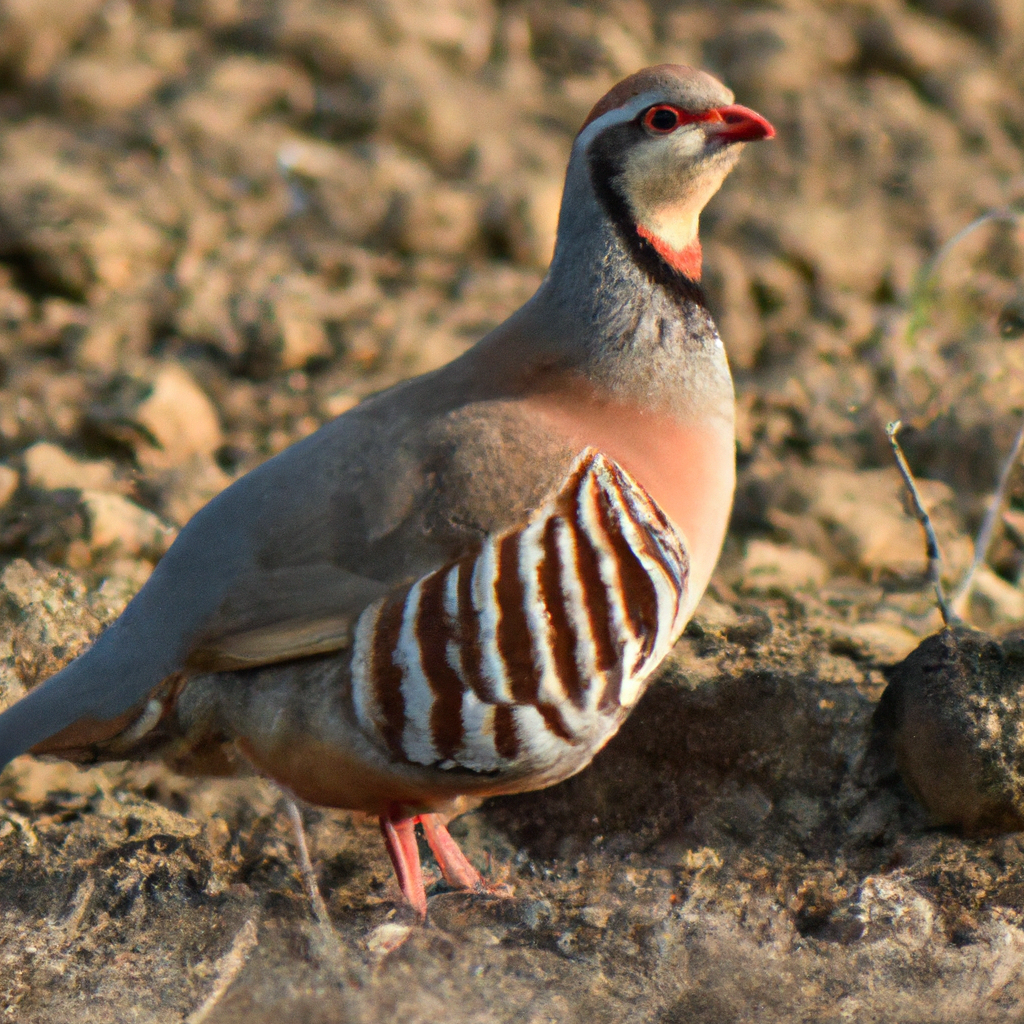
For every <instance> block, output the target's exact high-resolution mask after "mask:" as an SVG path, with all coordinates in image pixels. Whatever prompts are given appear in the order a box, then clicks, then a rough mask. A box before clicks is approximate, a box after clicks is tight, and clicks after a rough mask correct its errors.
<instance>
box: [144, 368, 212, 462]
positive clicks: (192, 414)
mask: <svg viewBox="0 0 1024 1024" xmlns="http://www.w3.org/2000/svg"><path fill="white" fill-rule="evenodd" d="M135 419H136V420H137V421H138V422H139V423H140V424H141V425H142V426H143V427H145V428H146V430H147V431H148V432H149V433H150V434H151V435H152V437H153V438H154V440H155V441H156V442H157V443H156V444H155V445H153V444H145V443H140V444H139V445H138V447H137V451H136V454H137V455H138V459H139V462H140V463H141V464H142V465H143V467H144V468H145V469H147V470H166V469H171V468H173V467H175V466H180V465H182V464H183V463H185V462H187V461H188V460H189V459H190V458H192V457H193V456H196V455H202V456H206V457H212V456H213V453H214V452H215V451H216V450H217V449H218V448H219V447H220V446H221V444H222V443H223V436H222V433H221V428H220V420H219V419H218V417H217V411H216V409H215V408H214V406H213V403H212V402H211V401H210V399H209V398H208V397H207V395H206V392H204V391H203V389H202V388H200V387H199V385H198V384H196V382H195V380H193V378H192V375H191V374H190V373H189V372H188V371H187V370H185V369H184V368H183V367H181V366H178V365H177V364H175V363H168V364H166V365H165V366H162V367H161V368H160V369H159V370H158V371H157V374H156V376H155V378H154V380H153V390H152V391H151V392H150V394H149V397H148V398H146V399H145V400H144V401H143V402H141V403H140V404H139V406H138V408H137V409H136V410H135Z"/></svg>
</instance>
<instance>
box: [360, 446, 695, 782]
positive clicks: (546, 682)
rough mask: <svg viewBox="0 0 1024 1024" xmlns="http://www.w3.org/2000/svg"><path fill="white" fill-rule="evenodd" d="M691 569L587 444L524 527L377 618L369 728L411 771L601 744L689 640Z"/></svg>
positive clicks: (539, 756)
mask: <svg viewBox="0 0 1024 1024" xmlns="http://www.w3.org/2000/svg"><path fill="white" fill-rule="evenodd" d="M688 568H689V561H688V558H687V553H686V549H685V547H684V542H683V538H682V537H681V536H680V535H679V533H678V532H677V531H676V529H675V527H674V526H673V525H672V524H671V523H670V522H669V520H668V519H667V518H666V517H665V515H664V514H663V513H662V511H661V510H660V509H659V508H658V506H657V505H656V504H655V503H654V501H653V500H652V499H651V498H650V496H649V495H648V494H647V492H646V491H644V489H643V488H642V487H641V486H640V484H638V483H637V482H636V481H635V480H634V479H633V478H632V477H631V476H630V475H629V474H628V473H626V472H625V471H624V470H623V469H622V468H621V467H619V466H617V465H616V464H615V463H613V462H611V461H610V460H609V459H607V458H606V457H605V456H603V455H602V454H601V453H600V452H598V451H595V450H594V449H590V448H588V449H586V450H585V451H583V452H582V453H581V454H580V456H579V457H578V458H577V460H576V462H575V463H574V465H573V468H572V470H571V471H570V473H569V476H568V477H567V479H566V481H565V483H564V484H563V485H562V488H561V490H560V491H559V492H558V493H557V494H556V495H555V496H554V497H553V498H552V499H551V500H550V501H548V502H547V504H545V505H544V506H543V507H542V508H541V509H540V510H539V511H537V512H536V513H535V514H534V515H533V516H532V517H531V519H530V521H529V522H528V523H527V524H526V525H525V526H523V527H520V528H519V529H516V530H512V531H510V532H508V533H504V534H499V535H496V536H493V537H489V538H488V539H487V540H486V541H485V542H484V544H483V545H482V546H481V548H480V549H479V550H478V551H477V552H475V553H473V554H470V555H467V556H465V557H463V558H462V559H460V560H459V561H457V562H454V563H452V564H451V565H447V566H445V567H443V568H441V569H438V570H436V571H435V572H432V573H430V574H429V575H427V576H424V577H423V578H422V579H420V580H417V581H416V583H414V584H413V585H412V586H411V587H408V588H403V589H402V590H399V591H397V592H395V593H394V594H392V595H390V596H389V597H387V598H385V599H383V600H382V601H379V602H378V603H377V604H375V605H372V606H371V607H370V608H368V609H367V610H366V611H365V612H364V613H363V614H362V616H361V617H360V619H359V623H358V625H357V627H356V637H355V650H354V654H353V665H352V675H353V701H354V705H355V710H356V715H357V718H358V720H359V723H360V726H361V727H362V729H363V730H364V731H365V732H366V734H367V735H368V736H370V737H371V738H373V739H375V740H376V741H377V742H380V743H382V744H383V745H385V746H386V747H387V748H388V749H389V750H390V751H391V752H392V753H393V754H394V755H395V756H397V757H400V758H402V759H404V760H406V761H409V762H412V763H415V764H422V765H437V766H439V767H441V768H453V767H456V766H457V767H460V768H466V769H471V770H474V771H478V772H500V771H507V770H509V769H512V768H515V767H516V766H517V765H519V764H521V763H530V764H533V765H537V764H545V763H547V764H550V763H554V762H555V761H556V760H557V759H558V757H559V756H560V755H561V754H562V753H563V752H564V751H565V749H566V747H567V746H574V745H576V744H578V743H580V742H585V743H587V744H588V746H593V747H594V749H597V747H599V746H600V745H601V743H603V742H604V739H606V738H607V736H608V735H611V733H612V732H614V730H615V729H616V728H617V727H618V724H619V723H620V722H621V720H622V717H623V715H624V713H625V712H626V711H627V710H628V709H629V708H630V707H632V705H633V704H634V703H635V702H636V701H637V699H638V698H639V697H640V694H641V693H642V690H643V685H644V683H645V682H646V680H647V679H648V677H649V676H650V674H651V672H652V671H653V670H654V668H655V667H656V666H657V665H658V663H659V662H660V661H661V660H662V658H664V657H665V655H666V654H667V653H668V651H669V650H670V648H671V647H672V645H673V643H675V641H676V639H678V637H679V634H680V632H681V631H682V628H683V626H684V625H685V622H684V620H683V617H682V616H683V607H684V603H685V602H684V597H685V595H686V588H687V580H688Z"/></svg>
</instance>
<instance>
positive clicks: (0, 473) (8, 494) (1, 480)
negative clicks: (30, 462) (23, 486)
mask: <svg viewBox="0 0 1024 1024" xmlns="http://www.w3.org/2000/svg"><path fill="white" fill-rule="evenodd" d="M17 489H18V471H17V470H16V469H12V468H11V467H10V466H5V465H3V463H0V508H2V507H3V506H4V505H6V504H7V502H9V501H10V500H11V498H12V497H14V492H15V491H16V490H17Z"/></svg>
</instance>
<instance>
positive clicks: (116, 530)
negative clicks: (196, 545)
mask: <svg viewBox="0 0 1024 1024" xmlns="http://www.w3.org/2000/svg"><path fill="white" fill-rule="evenodd" d="M82 504H83V505H84V506H85V510H86V514H87V515H88V517H89V528H90V532H89V543H90V544H91V545H92V548H93V550H94V551H101V550H104V549H106V548H114V547H118V548H119V549H120V550H121V551H122V552H123V553H124V554H126V555H143V554H148V555H152V556H154V557H159V556H160V555H162V554H163V553H164V552H165V551H166V550H167V549H168V548H169V547H170V546H171V542H172V541H173V540H174V538H175V536H176V534H177V531H176V530H175V529H174V528H173V527H171V526H168V525H167V524H166V523H165V522H163V520H161V519H159V518H158V517H157V516H155V515H154V514H153V513H152V512H149V511H148V510H146V509H144V508H140V507H139V506H138V505H136V504H135V503H134V502H133V501H129V500H128V499H127V498H125V497H123V496H122V495H120V494H109V493H107V492H105V491H92V490H84V491H82Z"/></svg>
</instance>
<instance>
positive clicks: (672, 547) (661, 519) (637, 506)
mask: <svg viewBox="0 0 1024 1024" xmlns="http://www.w3.org/2000/svg"><path fill="white" fill-rule="evenodd" d="M611 469H612V473H613V474H614V476H615V484H616V486H617V488H618V491H619V494H620V496H621V497H622V498H623V500H624V502H625V503H626V504H627V506H628V507H629V508H630V510H631V511H632V513H633V514H632V516H631V518H632V519H633V521H634V522H635V523H636V524H637V525H638V526H639V527H640V528H641V535H642V536H643V538H644V542H645V547H644V550H645V551H646V552H647V553H648V554H649V555H650V556H651V558H653V559H656V560H657V561H658V563H659V564H660V565H661V566H662V568H663V569H664V570H665V572H666V573H667V575H668V577H669V579H671V580H673V581H675V583H676V585H677V587H678V588H679V590H680V594H679V595H678V597H677V606H678V602H679V599H681V597H682V594H681V591H682V588H683V587H684V586H685V584H686V579H687V576H688V575H689V564H688V562H687V561H686V554H685V549H684V550H683V551H680V550H679V548H680V547H681V546H682V545H681V542H680V540H679V531H678V530H677V529H676V528H675V526H673V525H672V523H671V522H670V521H669V519H668V517H667V516H666V515H665V513H664V512H663V511H662V510H661V506H660V505H658V504H657V502H655V501H654V499H653V498H651V496H650V495H649V494H648V493H647V492H646V491H645V490H644V489H643V488H642V487H641V486H640V485H639V484H635V483H632V482H631V481H630V480H628V479H627V478H626V476H625V474H624V473H623V471H622V469H621V468H620V467H619V466H617V465H615V464H614V463H612V465H611ZM645 519H653V520H654V521H655V522H656V523H657V526H658V531H657V532H660V533H662V534H664V535H665V537H666V539H667V542H666V543H660V542H659V541H658V539H657V537H656V536H655V533H656V531H655V530H654V529H652V527H651V526H650V524H649V523H648V522H645ZM673 540H674V541H676V543H672V541H673Z"/></svg>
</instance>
